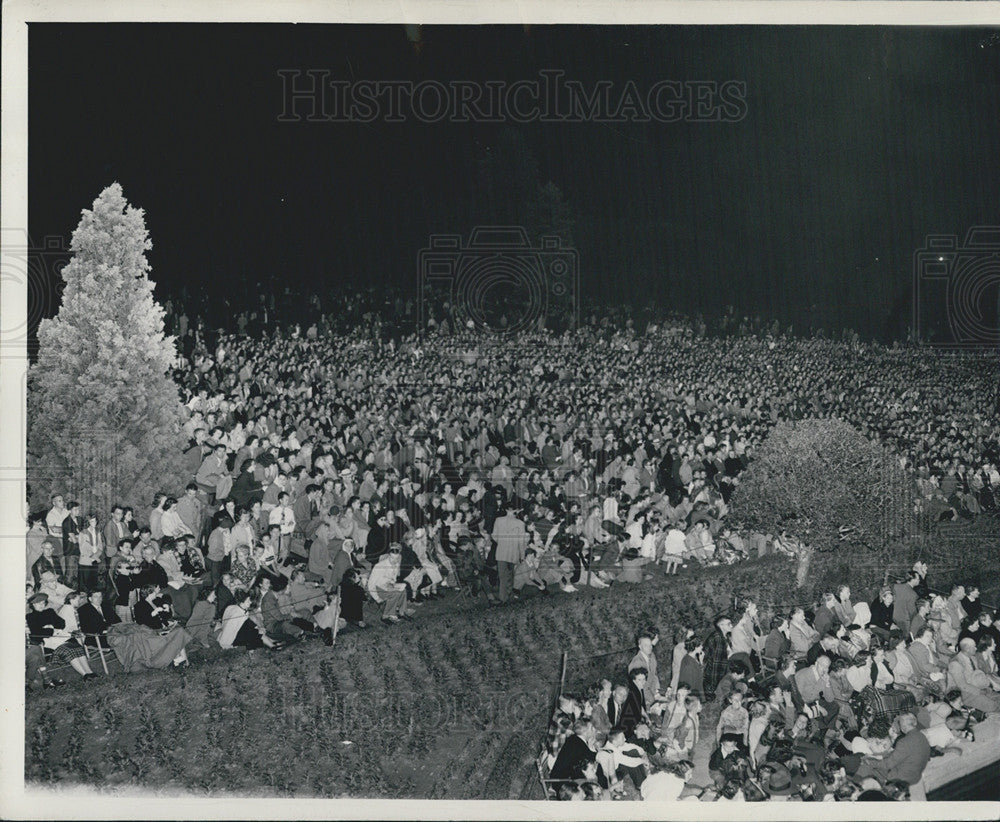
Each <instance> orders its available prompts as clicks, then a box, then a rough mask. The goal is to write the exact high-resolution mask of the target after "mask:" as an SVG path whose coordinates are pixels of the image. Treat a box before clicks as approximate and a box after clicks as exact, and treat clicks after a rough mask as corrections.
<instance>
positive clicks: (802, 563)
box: [795, 545, 815, 588]
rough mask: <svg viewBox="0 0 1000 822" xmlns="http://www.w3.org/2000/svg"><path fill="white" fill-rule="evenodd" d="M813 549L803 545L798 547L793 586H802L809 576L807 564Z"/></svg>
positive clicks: (809, 562) (810, 559)
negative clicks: (797, 564)
mask: <svg viewBox="0 0 1000 822" xmlns="http://www.w3.org/2000/svg"><path fill="white" fill-rule="evenodd" d="M814 550H815V549H813V548H811V547H809V546H807V545H803V546H801V547H800V548H799V567H798V568H796V569H795V587H796V588H802V587H803V586H804V585H805V584H806V578H807V577H808V576H809V566H810V564H811V563H812V557H813V551H814Z"/></svg>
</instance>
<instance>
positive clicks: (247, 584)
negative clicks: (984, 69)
mask: <svg viewBox="0 0 1000 822" xmlns="http://www.w3.org/2000/svg"><path fill="white" fill-rule="evenodd" d="M258 570H259V569H258V566H257V563H256V561H255V560H254V559H253V557H252V556H251V555H250V546H249V545H237V546H236V547H235V548H234V549H233V553H232V560H231V562H230V566H229V573H230V574H232V575H233V577H234V578H235V579H236V582H237V585H238V586H239V587H240V588H242V589H243V590H245V591H248V590H250V589H251V588H252V587H253V586H254V584H255V583H256V582H257V571H258Z"/></svg>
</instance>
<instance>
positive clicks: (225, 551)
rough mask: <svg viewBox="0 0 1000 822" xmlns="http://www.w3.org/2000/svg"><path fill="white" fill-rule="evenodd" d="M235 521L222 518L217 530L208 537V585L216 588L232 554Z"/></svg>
mask: <svg viewBox="0 0 1000 822" xmlns="http://www.w3.org/2000/svg"><path fill="white" fill-rule="evenodd" d="M232 528H233V521H232V520H231V519H229V517H222V518H221V519H220V520H219V524H218V525H217V526H216V528H215V530H214V531H212V533H211V534H210V535H209V537H208V558H207V560H206V561H205V565H206V569H207V571H208V585H209V587H210V588H216V587H217V586H218V584H219V582H220V581H221V580H222V567H223V563H224V562H225V559H226V557H227V556H229V554H230V553H232V550H233V546H232Z"/></svg>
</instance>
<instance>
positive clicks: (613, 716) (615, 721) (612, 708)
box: [607, 685, 628, 730]
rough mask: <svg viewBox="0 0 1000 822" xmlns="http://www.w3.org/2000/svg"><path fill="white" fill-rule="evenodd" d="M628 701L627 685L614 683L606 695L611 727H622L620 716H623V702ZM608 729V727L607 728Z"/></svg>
mask: <svg viewBox="0 0 1000 822" xmlns="http://www.w3.org/2000/svg"><path fill="white" fill-rule="evenodd" d="M627 701H628V686H627V685H616V686H615V689H614V690H613V691H612V692H611V696H609V697H608V703H607V714H608V722H610V723H611V728H621V727H622V724H621V723H622V717H624V716H625V703H626V702H627ZM609 730H610V729H609Z"/></svg>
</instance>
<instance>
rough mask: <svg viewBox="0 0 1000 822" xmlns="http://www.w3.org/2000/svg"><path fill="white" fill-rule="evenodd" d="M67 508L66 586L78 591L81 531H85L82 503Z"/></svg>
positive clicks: (64, 542) (64, 532) (64, 536)
mask: <svg viewBox="0 0 1000 822" xmlns="http://www.w3.org/2000/svg"><path fill="white" fill-rule="evenodd" d="M67 507H68V508H69V515H68V516H66V517H65V519H63V523H62V549H63V550H62V552H63V567H64V569H65V571H66V584H67V585H68V586H69V587H70V588H73V589H76V588H79V587H80V582H79V580H78V579H77V577H78V576H79V568H80V531H82V530H83V518H82V517H81V516H80V503H78V502H76V501H75V500H74V501H73V502H70V504H69V505H68V506H67Z"/></svg>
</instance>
